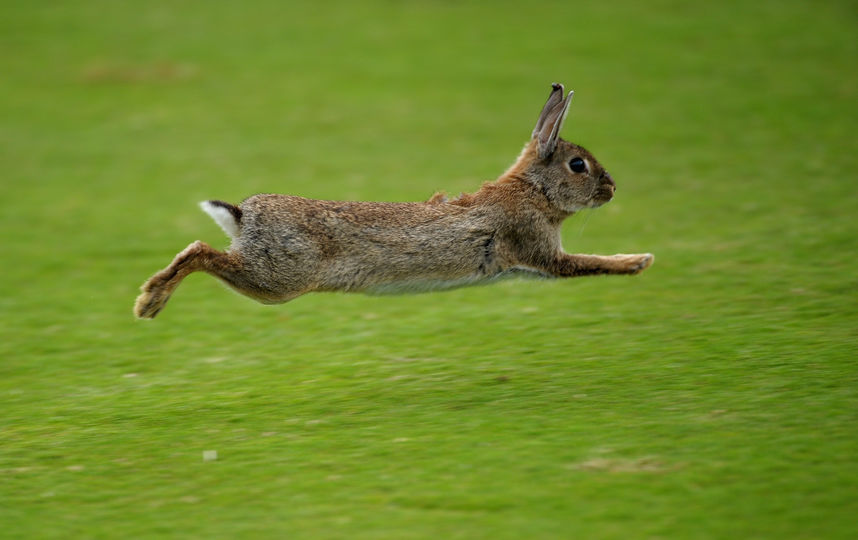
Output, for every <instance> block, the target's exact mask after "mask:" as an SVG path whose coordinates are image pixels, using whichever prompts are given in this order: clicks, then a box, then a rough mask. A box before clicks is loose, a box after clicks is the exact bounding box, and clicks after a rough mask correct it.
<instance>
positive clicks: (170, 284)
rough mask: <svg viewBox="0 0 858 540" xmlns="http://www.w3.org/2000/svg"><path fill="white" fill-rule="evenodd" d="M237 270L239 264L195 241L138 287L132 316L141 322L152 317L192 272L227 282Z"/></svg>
mask: <svg viewBox="0 0 858 540" xmlns="http://www.w3.org/2000/svg"><path fill="white" fill-rule="evenodd" d="M241 269H242V264H241V262H240V261H239V260H238V258H237V257H235V256H233V255H231V254H229V253H224V252H222V251H217V250H216V249H213V248H212V247H211V246H209V245H208V244H206V243H204V242H200V241H199V240H197V241H196V242H194V243H192V244H191V245H189V246H188V247H186V248H185V249H184V250H182V251H181V252H180V253H179V254H178V255H176V257H175V258H174V259H173V262H171V263H170V265H169V266H167V268H164V269H163V270H161V271H160V272H158V273H157V274H155V275H154V276H152V277H151V278H149V280H148V281H146V283H144V284H143V286H142V287H140V290H141V291H142V293H141V294H140V296H138V297H137V301H136V302H135V303H134V314H135V315H136V316H137V317H139V318H141V319H153V318H155V316H156V315H157V314H158V313H159V312H160V311H161V310H162V309H163V308H164V305H165V304H166V303H167V300H169V299H170V295H171V294H173V291H174V290H176V287H178V286H179V284H180V283H181V282H182V280H183V279H185V277H187V276H188V275H189V274H191V273H192V272H197V271H204V272H207V273H209V274H213V275H215V276H217V277H220V278H221V279H223V280H224V281H226V282H227V283H230V282H231V281H233V280H234V276H236V275H238V274H239V273H240V272H241Z"/></svg>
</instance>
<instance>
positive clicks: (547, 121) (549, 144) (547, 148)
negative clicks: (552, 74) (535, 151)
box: [531, 83, 574, 159]
mask: <svg viewBox="0 0 858 540" xmlns="http://www.w3.org/2000/svg"><path fill="white" fill-rule="evenodd" d="M551 86H552V87H553V89H552V91H551V95H550V96H548V101H547V102H545V106H544V107H543V108H542V113H541V114H540V115H539V120H537V121H536V127H535V128H534V129H533V134H532V135H531V138H536V139H537V142H538V144H539V157H540V158H542V159H545V158H547V157H549V156H550V155H551V154H553V153H554V150H555V149H556V148H557V138H558V137H559V136H560V130H561V129H562V128H563V121H564V120H566V113H567V112H569V104H570V103H571V102H572V95H573V94H574V92H571V91H570V92H569V95H567V96H566V99H563V93H564V90H563V85H562V84H557V83H554V84H552V85H551Z"/></svg>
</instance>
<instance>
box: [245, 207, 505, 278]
mask: <svg viewBox="0 0 858 540" xmlns="http://www.w3.org/2000/svg"><path fill="white" fill-rule="evenodd" d="M240 208H241V211H242V218H241V230H240V235H239V236H238V237H237V238H236V239H235V241H234V242H233V247H232V249H233V250H237V251H239V252H240V253H241V254H242V256H243V257H244V258H245V260H249V261H252V264H253V267H254V269H255V270H256V271H257V272H258V273H259V274H260V278H262V279H264V280H265V282H266V283H269V284H270V286H271V287H272V288H275V289H277V288H284V289H288V290H293V289H295V288H296V287H300V288H309V289H312V290H340V291H343V290H345V291H365V292H369V293H397V292H417V291H421V290H434V289H439V288H450V287H456V286H462V285H468V284H472V283H474V282H478V281H480V280H483V279H489V278H491V277H493V276H494V275H496V274H497V273H498V272H500V270H501V265H500V262H499V261H498V260H497V256H496V250H495V240H496V238H495V237H496V234H497V233H496V230H497V227H496V222H497V219H498V216H497V215H496V209H493V208H464V207H460V206H455V205H448V204H441V205H430V204H425V203H378V202H343V201H321V200H314V199H305V198H302V197H295V196H286V195H256V196H254V197H251V198H249V199H247V200H245V201H244V202H243V203H242V204H241V205H240Z"/></svg>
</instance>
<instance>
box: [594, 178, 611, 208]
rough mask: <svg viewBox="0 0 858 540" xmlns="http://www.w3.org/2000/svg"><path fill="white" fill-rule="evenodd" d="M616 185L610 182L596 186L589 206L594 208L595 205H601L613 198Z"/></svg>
mask: <svg viewBox="0 0 858 540" xmlns="http://www.w3.org/2000/svg"><path fill="white" fill-rule="evenodd" d="M616 189H617V188H616V186H614V184H613V183H611V184H602V185H601V186H599V187H598V188H596V193H594V194H593V197H592V198H591V199H590V208H596V207H597V206H602V205H603V204H605V203H606V202H608V201H610V200H611V199H613V198H614V191H615V190H616Z"/></svg>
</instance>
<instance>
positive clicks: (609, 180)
mask: <svg viewBox="0 0 858 540" xmlns="http://www.w3.org/2000/svg"><path fill="white" fill-rule="evenodd" d="M602 182H604V183H605V184H607V185H609V186H611V187H612V188H614V191H616V190H617V184H616V183H614V179H613V178H611V175H610V174H608V171H605V172H603V173H602Z"/></svg>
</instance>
